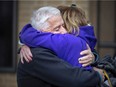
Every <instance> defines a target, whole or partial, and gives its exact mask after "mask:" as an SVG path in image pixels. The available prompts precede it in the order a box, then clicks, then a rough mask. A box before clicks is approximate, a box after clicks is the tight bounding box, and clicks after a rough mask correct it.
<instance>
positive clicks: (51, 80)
mask: <svg viewBox="0 0 116 87" xmlns="http://www.w3.org/2000/svg"><path fill="white" fill-rule="evenodd" d="M31 51H32V54H33V60H32V61H31V62H30V63H27V62H25V63H24V64H22V63H21V62H20V61H19V63H18V68H17V83H18V87H96V86H97V85H98V84H99V83H100V78H99V75H98V72H96V71H94V70H91V71H87V70H85V69H83V68H78V67H72V66H71V65H70V64H68V63H67V62H65V61H63V60H61V59H60V58H58V57H57V56H56V55H55V54H54V53H53V52H52V51H51V50H48V49H45V48H31Z"/></svg>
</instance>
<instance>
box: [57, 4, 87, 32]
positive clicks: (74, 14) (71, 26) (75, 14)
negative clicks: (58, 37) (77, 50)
mask: <svg viewBox="0 0 116 87" xmlns="http://www.w3.org/2000/svg"><path fill="white" fill-rule="evenodd" d="M57 8H58V9H59V10H60V11H61V15H62V17H63V20H64V25H65V28H66V30H67V32H68V33H75V32H76V33H77V32H79V26H85V25H87V24H88V21H87V18H86V15H85V12H84V11H83V10H82V9H81V8H79V7H77V6H76V5H74V4H72V5H71V6H58V7H57Z"/></svg>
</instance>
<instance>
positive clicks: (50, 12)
mask: <svg viewBox="0 0 116 87" xmlns="http://www.w3.org/2000/svg"><path fill="white" fill-rule="evenodd" d="M56 15H60V10H59V9H57V8H55V7H51V6H46V7H41V8H39V9H38V10H36V11H35V12H34V13H33V15H32V17H31V21H30V22H31V25H32V27H33V28H35V29H37V30H41V29H46V28H48V27H49V23H48V22H47V20H48V19H49V18H51V17H52V16H56Z"/></svg>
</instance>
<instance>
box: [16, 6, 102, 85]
mask: <svg viewBox="0 0 116 87" xmlns="http://www.w3.org/2000/svg"><path fill="white" fill-rule="evenodd" d="M19 38H20V42H21V43H22V44H23V46H22V47H21V50H20V56H21V59H20V61H19V63H18V69H17V83H18V87H99V84H100V83H101V82H103V80H104V74H103V70H101V69H98V68H96V67H92V66H91V65H92V64H94V63H95V62H96V61H97V60H98V55H97V54H96V52H95V51H94V47H95V45H96V37H95V35H94V30H93V26H91V25H90V24H89V23H88V20H87V18H86V15H85V12H84V11H83V10H82V9H81V8H79V7H77V6H76V5H74V4H72V5H71V6H58V7H57V8H55V7H51V6H46V7H41V8H39V9H38V10H36V11H35V12H34V13H33V15H32V17H31V19H30V23H29V24H26V25H25V26H24V27H23V29H22V30H21V32H20V34H19Z"/></svg>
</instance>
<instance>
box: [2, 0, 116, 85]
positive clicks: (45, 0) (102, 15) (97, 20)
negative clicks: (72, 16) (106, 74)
mask: <svg viewBox="0 0 116 87" xmlns="http://www.w3.org/2000/svg"><path fill="white" fill-rule="evenodd" d="M72 3H75V4H76V5H79V6H80V7H82V8H83V9H84V10H85V11H86V15H87V16H88V19H89V20H90V22H91V25H93V26H94V27H95V35H96V37H97V38H98V44H97V46H96V49H97V51H98V52H99V54H100V56H101V57H103V56H104V55H106V54H109V55H111V56H115V55H116V1H113V0H112V1H110V0H109V1H108V0H107V1H104V0H99V1H97V0H17V1H16V0H14V1H0V10H1V12H0V19H2V20H0V26H1V29H0V32H1V35H0V48H1V51H0V87H17V84H16V67H17V62H18V59H19V56H18V55H17V49H18V48H19V45H18V33H19V31H20V30H21V29H22V27H23V26H24V25H25V24H27V23H28V22H29V20H30V17H31V14H32V12H33V11H34V10H36V9H38V8H39V7H42V6H48V5H49V6H55V7H56V6H58V5H71V4H72Z"/></svg>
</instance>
